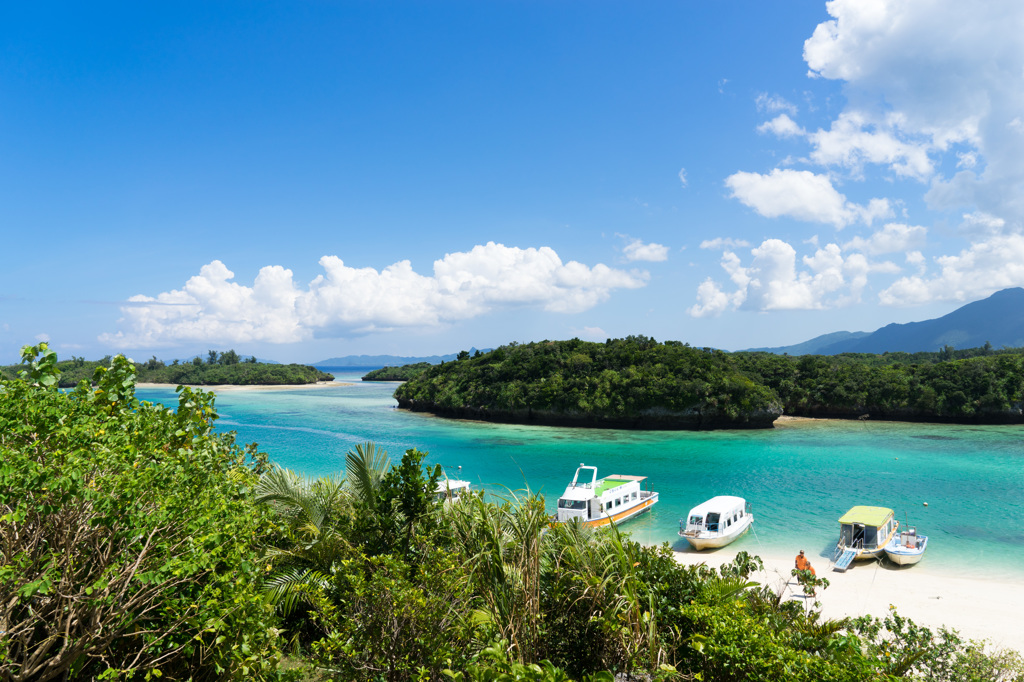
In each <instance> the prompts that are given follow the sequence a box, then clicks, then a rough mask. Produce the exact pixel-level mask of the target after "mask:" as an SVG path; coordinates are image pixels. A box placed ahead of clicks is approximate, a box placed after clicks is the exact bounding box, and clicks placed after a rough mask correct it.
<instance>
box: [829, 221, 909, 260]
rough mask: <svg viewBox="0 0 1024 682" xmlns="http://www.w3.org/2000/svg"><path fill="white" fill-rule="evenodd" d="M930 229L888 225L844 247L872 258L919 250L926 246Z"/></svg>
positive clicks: (897, 224)
mask: <svg viewBox="0 0 1024 682" xmlns="http://www.w3.org/2000/svg"><path fill="white" fill-rule="evenodd" d="M927 234H928V229H927V228H925V227H922V226H920V225H904V224H902V223H888V224H886V225H885V226H884V227H883V228H882V229H881V230H878V231H877V232H874V233H872V234H871V235H870V236H868V237H854V238H853V239H851V240H850V241H848V242H847V243H846V244H844V245H843V248H844V249H847V250H848V251H862V252H864V253H867V254H870V255H872V256H877V255H880V254H885V253H897V252H900V251H909V250H911V249H917V248H919V247H921V246H923V245H924V243H925V238H926V236H927Z"/></svg>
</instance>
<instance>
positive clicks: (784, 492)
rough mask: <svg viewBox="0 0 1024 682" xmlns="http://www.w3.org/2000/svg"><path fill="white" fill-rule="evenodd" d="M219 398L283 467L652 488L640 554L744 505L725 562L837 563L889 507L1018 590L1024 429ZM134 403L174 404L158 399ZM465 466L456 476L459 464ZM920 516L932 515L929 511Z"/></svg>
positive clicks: (493, 482) (970, 568) (224, 419)
mask: <svg viewBox="0 0 1024 682" xmlns="http://www.w3.org/2000/svg"><path fill="white" fill-rule="evenodd" d="M339 380H342V381H355V382H356V383H355V384H354V385H352V386H346V387H338V388H333V387H332V388H325V389H313V390H311V389H297V390H277V391H229V392H223V393H221V394H219V395H218V397H217V402H216V404H217V409H218V412H219V413H220V415H221V419H220V421H218V428H220V429H221V430H226V431H228V430H233V431H236V432H237V433H238V438H239V440H240V441H241V442H245V443H250V442H256V443H258V444H259V446H260V449H261V450H263V451H265V452H267V453H269V455H270V459H271V461H273V462H276V463H277V464H279V465H281V466H283V467H287V468H290V469H294V470H296V471H299V472H302V473H304V474H307V475H313V476H316V475H323V474H332V473H339V472H343V471H344V465H345V453H346V452H347V451H348V450H349V449H351V448H352V447H353V446H354V445H356V444H357V443H362V442H365V441H373V442H374V443H376V444H377V445H378V446H381V447H384V448H385V449H387V451H388V452H389V453H390V454H391V456H392V460H393V461H396V460H397V459H398V458H400V456H401V453H402V452H404V451H405V450H406V449H408V448H411V447H416V448H419V449H420V450H426V451H428V452H429V453H430V455H429V458H428V459H429V461H430V462H431V463H439V464H442V465H444V466H445V468H446V470H447V471H448V472H449V475H450V476H452V477H460V478H464V479H467V480H470V481H472V482H473V484H474V487H477V488H482V489H484V490H486V491H488V492H489V493H492V494H502V495H508V494H509V491H519V490H523V489H525V488H527V487H529V489H530V490H533V491H535V492H538V493H541V494H543V495H544V496H545V498H546V501H547V506H548V507H549V509H551V511H552V512H553V511H554V506H555V502H556V500H557V498H558V497H559V495H560V494H561V493H562V491H563V490H564V489H565V486H566V484H567V483H568V481H569V480H570V479H571V478H572V475H573V473H574V471H575V469H576V466H577V465H579V464H580V463H581V462H583V463H586V464H588V465H595V466H597V467H598V474H599V475H601V476H604V475H609V474H616V473H617V474H633V475H642V476H648V477H649V483H650V487H651V489H653V490H656V491H658V492H659V493H660V502H659V504H658V505H657V506H656V507H655V508H654V509H653V511H652V512H651V513H650V514H646V515H644V516H642V517H640V518H638V519H635V520H633V521H630V522H628V523H626V524H624V525H623V529H624V530H628V531H629V532H630V533H631V534H632V536H633V537H634V538H635V539H637V540H639V541H641V542H643V543H645V544H660V543H663V542H668V543H670V544H671V545H672V546H673V547H674V548H675V549H677V550H682V551H687V550H688V547H687V546H686V544H685V542H683V541H682V540H681V538H679V537H678V535H677V531H678V527H679V526H678V524H679V519H680V518H681V517H684V516H685V515H686V513H687V512H688V511H689V509H690V508H691V507H693V506H695V505H696V504H698V503H700V502H702V501H703V500H705V499H707V498H709V497H711V496H713V495H722V494H731V495H739V496H742V497H745V498H746V499H747V500H748V501H749V502H750V503H751V505H752V507H753V512H754V515H755V518H756V524H755V532H754V533H748V534H747V536H746V537H744V538H742V539H741V540H739V541H738V542H737V543H736V544H734V545H732V546H731V547H730V548H729V550H726V551H732V550H734V549H745V550H747V551H749V552H751V553H754V554H756V553H763V554H765V555H780V554H781V555H786V554H789V553H793V554H795V553H796V551H797V550H798V549H806V550H807V551H808V553H809V554H812V555H819V556H820V557H821V558H820V559H818V561H817V562H816V563H817V564H818V565H819V566H820V565H822V564H823V563H824V562H825V557H828V556H830V554H831V549H832V547H833V546H834V544H835V540H836V537H837V532H838V524H837V520H838V518H839V517H840V516H841V515H842V514H843V513H844V512H845V511H846V510H847V509H848V508H850V507H852V506H854V505H857V504H866V505H878V506H885V507H891V508H892V509H894V510H895V511H896V515H897V518H898V519H899V520H900V522H901V523H905V522H907V521H909V523H910V525H916V526H917V528H918V532H919V533H921V534H923V535H928V536H929V537H930V541H929V549H928V554H927V556H926V557H925V559H924V563H922V567H923V566H924V565H925V563H926V564H927V565H928V570H929V571H932V572H943V573H951V574H967V573H970V574H975V575H976V573H977V571H978V567H979V565H984V566H985V569H984V572H985V574H986V575H989V576H993V577H1001V578H1008V579H1013V580H1021V579H1024V438H1022V436H1024V428H1021V427H1000V426H997V427H969V426H956V425H935V424H902V423H894V422H871V421H867V422H859V421H857V422H837V421H821V422H800V423H798V424H796V425H793V426H782V427H777V428H775V429H767V430H757V431H714V432H689V431H686V432H643V431H620V430H610V429H573V428H554V427H539V426H519V425H505V424H487V423H482V422H470V421H452V420H445V419H440V418H436V417H432V416H429V415H423V414H413V413H409V412H406V411H403V410H398V409H397V408H396V403H395V401H394V400H393V399H392V397H391V394H392V392H393V391H394V388H395V384H392V383H363V382H359V381H358V377H357V376H339ZM138 397H139V398H140V399H143V400H152V401H155V402H162V403H164V404H166V405H172V406H173V405H175V404H176V398H175V394H174V392H173V391H171V390H165V389H139V390H138ZM458 466H461V467H462V470H461V472H459V471H458V470H457V469H456V467H458ZM925 502H927V503H928V505H927V506H925V505H924V503H925Z"/></svg>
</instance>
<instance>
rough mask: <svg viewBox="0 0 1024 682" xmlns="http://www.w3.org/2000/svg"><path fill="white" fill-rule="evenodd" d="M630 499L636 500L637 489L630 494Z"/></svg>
mask: <svg viewBox="0 0 1024 682" xmlns="http://www.w3.org/2000/svg"><path fill="white" fill-rule="evenodd" d="M630 499H631V500H635V499H636V491H635V490H634V491H633V494H632V495H631V496H630Z"/></svg>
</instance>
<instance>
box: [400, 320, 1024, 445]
mask: <svg viewBox="0 0 1024 682" xmlns="http://www.w3.org/2000/svg"><path fill="white" fill-rule="evenodd" d="M395 399H396V400H397V401H398V405H399V407H401V408H403V409H408V410H414V411H423V412H430V413H433V414H437V415H440V416H445V417H454V418H462V419H480V420H485V421H497V422H512V423H534V424H550V425H567V426H592V427H604V428H636V429H719V428H733V429H735V428H769V427H771V426H773V424H774V422H775V420H776V419H777V418H778V417H779V416H780V415H782V414H786V415H790V416H802V417H827V418H838V419H866V418H871V419H881V420H895V421H919V422H945V423H964V424H1018V423H1022V422H1024V349H1021V348H1005V349H1001V350H996V349H994V348H992V346H991V345H990V344H986V345H985V346H984V347H981V348H974V349H965V350H956V349H954V348H952V347H951V346H946V347H944V348H942V349H941V350H939V351H936V352H926V353H884V354H881V355H876V354H869V353H844V354H840V355H832V356H823V355H804V356H789V355H775V354H772V353H767V352H736V353H727V352H724V351H720V350H715V349H711V348H693V347H691V346H689V345H688V344H685V343H681V342H679V341H666V342H664V343H659V342H657V341H655V340H654V339H651V338H647V337H644V336H629V337H627V338H625V339H609V340H608V341H606V342H605V343H594V342H587V341H581V340H579V339H572V340H569V341H541V342H537V343H527V344H517V343H511V344H508V345H506V346H502V347H500V348H497V349H495V350H493V351H490V352H488V353H484V354H479V353H478V354H476V355H473V356H470V354H469V353H465V352H464V353H461V354H460V355H459V356H458V358H457V359H456V361H454V362H448V363H442V364H440V365H434V366H431V367H430V368H428V369H426V370H425V371H423V372H422V373H421V374H419V375H417V376H415V377H413V378H411V379H410V380H408V381H407V382H406V383H405V384H403V385H401V386H399V387H398V388H397V389H396V390H395Z"/></svg>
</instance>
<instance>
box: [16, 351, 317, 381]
mask: <svg viewBox="0 0 1024 682" xmlns="http://www.w3.org/2000/svg"><path fill="white" fill-rule="evenodd" d="M110 360H111V358H110V357H109V356H108V357H106V358H103V359H101V360H96V361H90V360H86V359H84V358H79V357H74V356H72V358H71V359H70V360H62V361H60V362H58V363H57V367H58V369H59V370H60V379H59V385H60V387H61V388H73V387H75V386H77V385H78V382H80V381H82V380H83V379H86V380H91V379H92V377H93V374H94V373H95V372H96V369H97V368H98V367H106V366H108V365H109V364H110ZM133 364H134V366H135V371H136V373H137V377H138V381H140V382H143V383H154V384H173V385H185V386H224V385H237V386H255V385H271V386H278V385H301V384H314V383H316V382H318V381H334V375H332V374H328V373H327V372H321V371H320V370H318V369H317V368H315V367H310V366H308V365H279V364H273V363H264V362H257V361H256V358H254V357H251V358H247V359H245V358H242V357H241V356H239V355H238V353H236V352H235V351H234V350H229V351H225V352H222V353H219V352H217V351H215V350H211V351H210V352H209V353H207V356H206V357H205V358H201V357H199V356H196V357H194V358H192V359H191V360H186V361H183V362H182V361H179V360H173V361H172V362H171V363H170V364H167V363H165V362H163V361H162V360H157V358H156V356H154V357H152V358H150V359H149V360H147V361H145V362H135V363H133ZM18 369H19V366H18V365H9V366H7V367H0V375H2V376H4V377H7V378H14V377H15V376H16V375H17V372H18Z"/></svg>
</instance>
